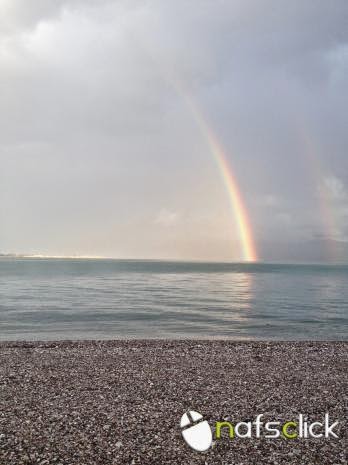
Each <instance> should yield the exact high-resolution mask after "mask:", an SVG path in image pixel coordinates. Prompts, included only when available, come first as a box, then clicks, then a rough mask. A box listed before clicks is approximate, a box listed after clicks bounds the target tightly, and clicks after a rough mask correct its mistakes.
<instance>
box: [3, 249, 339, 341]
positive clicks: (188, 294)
mask: <svg viewBox="0 0 348 465" xmlns="http://www.w3.org/2000/svg"><path fill="white" fill-rule="evenodd" d="M347 281H348V265H342V264H338V265H333V264H281V263H261V262H256V263H230V262H199V261H167V260H135V259H130V260H126V259H103V258H98V259H95V258H94V259H93V258H74V257H69V258H57V257H56V258H49V257H46V258H43V257H41V258H37V257H36V258H35V257H31V258H30V257H27V258H24V257H13V256H11V257H10V256H7V257H6V256H2V257H1V258H0V327H1V331H0V340H3V341H5V340H9V341H11V340H43V341H47V340H66V339H69V340H85V339H93V340H97V339H133V338H138V339H152V338H160V339H161V338H166V339H167V338H168V339H183V338H184V339H186V338H188V339H197V338H198V339H231V340H346V339H347V335H348V330H347V323H348V288H347V286H346V283H347Z"/></svg>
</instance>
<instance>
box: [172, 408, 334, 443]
mask: <svg viewBox="0 0 348 465" xmlns="http://www.w3.org/2000/svg"><path fill="white" fill-rule="evenodd" d="M264 416H265V415H263V414H262V413H261V414H259V415H257V416H256V418H255V420H254V421H247V422H246V421H241V422H238V423H231V422H229V421H217V422H215V427H214V428H213V429H214V435H215V439H216V440H221V439H224V438H229V439H230V440H231V439H235V438H243V439H259V438H261V437H265V438H268V439H285V440H292V439H308V438H325V439H331V438H333V439H338V435H337V434H336V432H335V431H334V430H335V428H337V426H338V421H334V422H331V421H330V417H329V414H328V413H326V414H325V415H324V417H323V419H322V421H314V422H311V421H309V419H308V418H307V416H306V415H303V414H299V415H298V418H296V419H295V421H294V420H291V421H286V422H281V421H266V422H265V421H262V417H264ZM180 428H181V434H182V436H183V438H184V440H185V442H186V444H187V445H188V446H190V447H191V448H192V449H194V450H195V451H197V452H205V451H207V450H208V449H209V448H210V447H211V446H212V444H213V433H212V428H211V427H210V425H209V423H208V422H207V421H206V420H204V419H203V415H201V414H200V413H198V412H196V411H194V410H190V411H189V412H187V413H184V415H183V416H182V417H181V421H180ZM222 431H224V433H225V434H224V435H222Z"/></svg>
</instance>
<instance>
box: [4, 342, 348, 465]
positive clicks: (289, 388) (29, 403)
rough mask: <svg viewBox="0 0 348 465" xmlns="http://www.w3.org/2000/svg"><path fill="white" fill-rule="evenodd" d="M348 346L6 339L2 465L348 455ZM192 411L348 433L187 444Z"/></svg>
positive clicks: (312, 460)
mask: <svg viewBox="0 0 348 465" xmlns="http://www.w3.org/2000/svg"><path fill="white" fill-rule="evenodd" d="M347 361H348V343H344V342H342V343H340V342H327V343H324V342H319V343H317V342H299V343H291V342H271V343H268V342H227V341H209V342H208V341H108V342H57V343H52V342H50V343H1V344H0V464H1V465H20V464H27V465H29V464H41V465H51V464H61V465H77V464H79V465H92V464H93V465H109V464H120V465H121V464H130V465H131V464H133V465H135V464H142V465H147V464H151V465H154V464H176V465H179V464H180V465H181V464H202V465H203V464H225V465H227V464H231V465H232V464H236V465H244V464H245V465H250V464H267V465H270V464H274V465H277V464H287V465H289V464H296V465H299V464H304V465H315V464H318V465H319V464H320V465H326V464H330V465H335V464H347V424H346V417H347V410H346V406H347V404H346V400H347V391H348V389H347V388H348V383H347V381H348V363H347ZM188 409H194V410H197V411H198V412H201V413H202V414H203V415H204V417H205V419H206V420H208V421H209V423H210V424H211V426H214V424H215V422H216V421H221V420H223V419H227V420H230V421H232V422H233V423H236V422H238V421H251V420H254V419H255V417H256V415H257V414H259V413H263V414H264V415H265V418H268V419H269V420H272V419H274V420H281V421H289V420H293V419H296V416H298V414H299V413H303V414H306V415H307V417H308V418H309V419H310V420H311V421H315V420H317V419H319V420H322V418H323V415H324V414H325V413H326V412H328V413H329V414H330V418H332V419H335V420H338V421H339V425H338V427H337V429H336V433H337V434H338V436H339V438H338V439H329V440H327V439H293V440H286V439H276V440H275V439H273V440H271V439H264V438H261V439H241V438H235V439H232V440H230V439H229V438H225V437H224V438H221V440H218V441H214V443H213V447H212V448H211V449H210V450H209V451H208V452H206V453H198V452H195V451H193V450H191V449H190V448H189V447H188V446H187V445H186V444H185V442H184V441H183V439H182V436H181V432H180V428H179V422H180V418H181V416H182V414H183V413H184V412H185V411H187V410H188Z"/></svg>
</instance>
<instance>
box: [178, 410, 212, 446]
mask: <svg viewBox="0 0 348 465" xmlns="http://www.w3.org/2000/svg"><path fill="white" fill-rule="evenodd" d="M180 428H181V434H182V436H183V438H184V439H185V442H186V444H187V445H188V446H190V447H191V448H192V449H194V450H196V451H197V452H204V451H206V450H208V449H209V448H210V447H211V445H212V442H213V435H212V432H211V428H210V425H209V423H208V422H207V421H206V420H203V415H201V414H200V413H198V412H195V411H194V410H190V411H189V412H187V413H184V415H183V416H182V417H181V421H180Z"/></svg>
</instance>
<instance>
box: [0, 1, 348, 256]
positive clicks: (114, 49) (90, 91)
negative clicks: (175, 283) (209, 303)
mask: <svg viewBox="0 0 348 465" xmlns="http://www.w3.org/2000/svg"><path fill="white" fill-rule="evenodd" d="M347 19H348V8H347V3H346V1H345V0H342V1H341V0H338V1H336V2H334V4H332V3H330V4H329V3H328V2H326V1H321V0H319V1H318V0H309V1H306V2H302V1H299V0H295V1H292V2H289V1H285V0H281V1H275V0H274V1H269V0H260V1H258V2H254V1H251V0H250V1H249V0H236V1H233V2H225V1H222V0H221V1H220V0H207V1H202V0H192V1H190V2H187V1H183V0H178V1H176V2H171V1H166V0H149V1H146V2H143V1H138V0H134V1H133V0H132V1H129V0H127V1H126V0H118V1H113V0H105V1H95V0H88V1H86V0H85V1H83V0H58V1H46V0H37V1H35V2H28V1H24V0H6V1H3V2H1V5H0V31H1V32H0V66H1V74H0V88H1V93H2V95H1V107H0V125H1V128H2V135H1V140H0V194H1V195H0V214H1V224H2V227H1V230H0V248H1V249H3V250H4V251H6V250H10V251H18V252H21V251H24V252H30V250H35V251H39V252H40V251H41V250H40V249H41V248H45V250H43V252H47V253H51V254H58V253H62V254H67V255H68V254H71V253H74V252H75V251H76V249H77V248H78V251H79V252H80V253H81V254H93V255H99V254H100V255H107V254H108V253H109V254H112V255H115V254H122V256H126V255H129V256H134V254H139V250H141V248H142V247H143V248H146V250H147V252H146V253H147V254H148V255H151V253H153V254H154V256H156V257H157V256H160V255H166V256H168V255H167V254H166V253H165V251H166V246H167V247H168V250H170V254H171V255H174V256H175V250H176V247H177V249H178V250H179V249H180V256H181V257H183V256H185V255H187V256H190V257H195V258H204V256H201V254H203V255H204V254H205V250H206V249H208V246H207V244H209V252H208V251H207V252H206V256H208V255H209V257H210V258H212V257H214V253H216V256H219V257H220V258H221V257H223V256H224V253H225V254H226V257H229V258H231V257H232V255H233V256H234V257H235V258H236V259H238V258H240V248H238V246H235V244H238V231H237V228H236V223H235V218H234V215H233V211H232V210H231V207H230V204H229V200H228V196H227V194H226V191H225V188H224V184H223V180H222V178H221V174H220V173H219V170H218V169H217V166H216V163H215V162H214V157H213V155H212V153H211V150H210V147H209V144H208V143H207V139H206V135H205V134H202V131H201V130H200V127H199V124H198V123H197V116H196V115H194V114H193V113H192V111H191V110H190V108H189V105H187V101H186V100H185V98H184V97H183V95H182V92H181V93H180V92H179V93H178V91H177V83H180V84H181V85H182V87H183V88H184V89H186V92H187V93H189V95H190V98H192V99H193V100H194V101H195V102H196V103H197V107H198V109H199V112H201V113H202V114H203V115H204V117H205V118H206V119H207V121H208V123H209V126H210V128H211V129H212V130H213V131H214V132H215V133H216V135H217V137H218V138H219V140H220V142H221V145H222V146H223V147H224V150H225V152H226V156H227V159H228V160H229V162H230V164H231V166H232V167H233V170H234V172H235V173H234V174H235V176H236V178H237V180H238V183H239V185H240V189H241V192H242V196H243V198H244V201H245V203H246V205H247V208H248V211H249V215H250V219H251V224H252V225H253V229H254V235H255V238H256V241H257V242H262V241H263V240H264V239H265V237H266V238H268V239H277V238H278V237H279V235H280V234H281V235H282V236H284V238H286V240H288V241H290V240H291V241H293V242H294V243H296V242H300V243H302V242H303V240H304V238H307V237H308V236H311V237H314V236H315V235H316V234H323V233H325V231H323V230H322V229H323V226H322V219H321V211H320V200H321V199H320V198H319V199H318V195H317V185H318V183H320V182H324V186H325V188H324V191H325V192H326V193H325V194H322V195H326V196H327V198H328V200H330V202H332V204H333V205H334V207H333V209H334V211H335V216H336V222H337V224H338V225H339V230H340V231H341V234H342V236H343V235H345V234H346V231H347V226H346V217H347V215H346V210H345V206H344V203H345V202H346V195H347V194H346V192H347V189H346V187H345V186H346V185H347V173H348V172H347V156H346V147H347V143H348V134H347V131H346V127H345V121H346V108H347V105H348V94H347V92H345V89H346V87H347V84H348V74H347V73H346V72H345V71H346V69H347V64H348V55H347V49H348V30H347V27H346V25H347ZM301 132H305V133H309V134H310V136H311V137H312V138H313V139H314V140H315V145H316V147H318V150H317V151H316V153H315V158H317V159H318V160H320V163H322V165H323V166H324V167H325V172H328V173H332V174H331V175H330V176H328V177H326V179H325V180H324V181H323V180H322V178H321V177H320V179H319V174H318V173H316V172H315V170H314V169H313V166H312V165H313V164H311V163H310V162H308V157H307V158H306V153H305V149H304V148H303V147H302V145H301V143H300V133H301ZM265 193H266V194H265ZM255 199H256V200H255ZM163 205H169V206H170V208H169V207H168V208H164V207H163ZM154 212H158V214H157V215H154ZM178 212H180V214H179V213H178ZM154 216H155V218H154ZM150 224H151V226H149V225H150ZM284 224H286V225H287V226H286V227H285V226H284ZM160 225H162V226H163V228H159V226H160ZM132 228H133V229H132ZM134 228H135V229H136V231H144V230H145V229H146V228H148V229H146V239H145V234H144V236H143V237H142V236H141V234H136V233H135V232H134ZM164 228H167V229H168V231H167V233H168V234H165V235H164V234H163V230H164ZM160 229H161V231H160ZM202 231H204V233H203V232H202ZM169 233H170V234H169ZM160 234H162V236H161V237H160ZM82 237H83V240H82V239H81V238H82ZM196 237H199V238H200V239H199V241H200V242H199V245H197V246H195V243H196V241H195V238H196ZM106 238H107V239H106ZM175 238H177V239H175ZM185 241H186V242H185ZM81 242H83V246H82V245H81ZM159 242H160V243H161V248H160V249H158V248H156V247H157V246H156V244H158V243H159ZM179 243H180V247H179V245H178V244H179ZM106 244H107V245H106ZM150 244H151V246H150ZM214 244H215V245H214ZM231 244H233V247H232V246H231ZM84 248H86V250H84ZM295 249H296V250H298V249H297V248H296V247H294V250H295ZM231 250H233V253H232V255H231ZM190 251H191V252H190ZM168 253H169V252H168ZM178 255H179V252H178ZM232 258H233V257H232Z"/></svg>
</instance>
